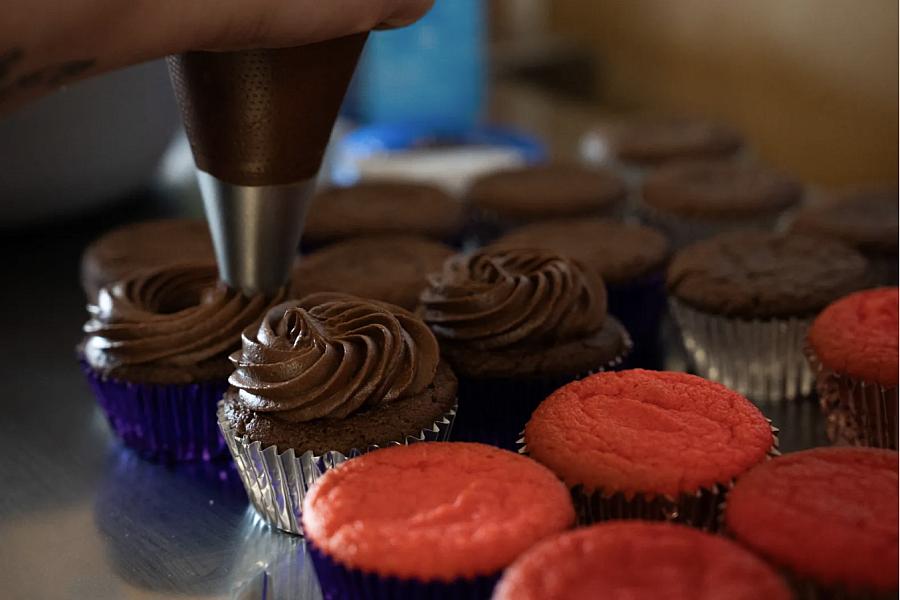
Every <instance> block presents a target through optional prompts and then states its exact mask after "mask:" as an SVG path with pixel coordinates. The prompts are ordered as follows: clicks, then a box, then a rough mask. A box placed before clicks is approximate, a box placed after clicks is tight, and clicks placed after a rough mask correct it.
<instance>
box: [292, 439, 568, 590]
mask: <svg viewBox="0 0 900 600" xmlns="http://www.w3.org/2000/svg"><path fill="white" fill-rule="evenodd" d="M574 521H575V512H574V509H573V508H572V503H571V499H570V496H569V492H568V490H567V489H566V487H565V486H564V485H563V484H562V482H560V481H559V479H558V478H557V477H556V476H555V475H553V473H551V472H550V471H548V470H547V469H546V468H544V467H542V466H541V465H539V464H538V463H536V462H534V461H532V460H529V459H528V458H526V457H524V456H520V455H518V454H515V453H513V452H508V451H505V450H500V449H498V448H493V447H491V446H485V445H483V444H464V443H441V442H431V443H419V444H412V445H409V446H396V447H393V448H386V449H383V450H377V451H375V452H371V453H368V454H365V455H363V456H361V457H359V458H354V459H352V460H349V461H347V462H345V463H344V464H342V465H341V466H339V467H338V468H336V469H334V470H331V471H329V472H327V473H326V474H325V476H324V477H322V479H321V480H319V482H317V483H316V485H315V486H314V487H313V488H312V490H311V491H310V493H309V495H308V496H307V497H306V500H305V501H304V504H303V529H304V532H305V534H306V537H307V539H308V540H309V541H310V542H311V543H312V544H313V545H315V546H316V547H318V548H319V549H320V550H322V551H323V552H325V553H326V554H328V555H329V556H330V557H331V558H332V559H333V560H335V561H337V562H339V563H341V564H343V565H344V566H346V567H349V568H352V569H358V570H362V571H365V572H371V573H377V574H379V575H381V576H396V577H400V578H404V579H409V578H415V579H419V580H421V581H434V580H439V581H452V580H454V579H457V578H467V579H471V578H473V577H476V576H479V575H490V574H492V573H495V572H497V571H499V570H501V569H503V568H505V567H507V566H509V564H510V563H512V561H513V560H514V559H515V558H516V557H517V556H519V555H520V554H521V553H522V552H524V551H525V550H527V549H528V548H530V547H531V546H532V545H534V544H535V543H536V542H538V541H540V540H541V539H543V538H545V537H547V536H549V535H552V534H555V533H559V532H561V531H563V530H565V529H566V528H568V527H569V526H571V525H572V523H573V522H574Z"/></svg>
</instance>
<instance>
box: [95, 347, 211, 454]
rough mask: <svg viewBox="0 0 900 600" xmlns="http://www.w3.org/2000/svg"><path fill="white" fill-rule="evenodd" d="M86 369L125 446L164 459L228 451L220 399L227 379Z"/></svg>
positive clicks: (109, 419)
mask: <svg viewBox="0 0 900 600" xmlns="http://www.w3.org/2000/svg"><path fill="white" fill-rule="evenodd" d="M81 367H82V371H83V372H84V374H85V376H86V377H87V380H88V383H89V384H90V386H91V389H93V390H94V394H95V395H96V396H97V401H98V402H99V404H100V408H102V409H103V412H104V414H105V415H106V419H107V421H108V422H109V426H110V427H111V428H112V430H113V433H114V434H115V435H116V437H118V438H119V439H120V440H122V443H123V444H125V445H126V446H128V447H130V448H133V449H134V450H136V451H138V452H140V453H141V454H143V455H145V456H147V457H151V458H155V459H159V460H163V461H195V460H212V459H214V458H217V457H219V456H222V455H223V454H224V453H225V440H224V439H222V436H221V435H220V433H219V427H218V423H217V418H216V405H217V404H218V402H219V400H221V399H222V394H224V393H225V390H227V389H228V382H227V381H226V380H224V379H223V380H217V381H209V382H204V383H194V384H186V385H154V384H144V383H131V382H127V381H120V380H118V379H113V378H110V377H106V376H104V375H103V374H102V373H100V372H99V371H97V370H95V369H93V368H92V367H91V366H90V365H88V364H87V363H86V362H85V361H83V360H82V361H81Z"/></svg>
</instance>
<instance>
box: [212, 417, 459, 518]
mask: <svg viewBox="0 0 900 600" xmlns="http://www.w3.org/2000/svg"><path fill="white" fill-rule="evenodd" d="M455 418H456V406H455V405H454V407H453V408H452V409H451V410H450V411H449V412H447V413H444V416H443V418H442V419H441V420H440V421H437V422H436V423H435V424H434V425H433V426H432V427H431V429H425V430H422V431H421V432H420V433H419V435H418V436H407V438H406V439H405V440H403V441H397V442H391V443H390V444H388V446H402V445H404V444H414V443H417V442H434V441H440V442H442V441H446V440H447V439H448V438H449V435H450V430H451V428H452V427H453V421H454V419H455ZM218 420H219V428H220V429H221V431H222V435H223V437H224V438H225V443H226V444H227V445H228V449H229V450H230V451H231V455H232V457H234V464H235V466H236V467H237V470H238V473H239V474H240V476H241V481H242V482H243V483H244V488H245V489H246V490H247V496H249V498H250V503H251V504H253V506H254V508H256V510H257V512H258V513H259V514H260V516H262V518H263V519H265V520H266V521H267V522H269V523H270V524H272V525H274V526H275V527H278V528H279V529H282V530H284V531H289V532H291V533H298V534H302V529H301V523H300V517H301V515H302V514H303V499H304V498H305V497H306V493H307V492H308V491H309V489H310V488H311V487H312V486H313V484H315V482H316V481H318V479H319V478H320V477H322V475H324V474H325V472H326V471H328V470H330V469H333V468H335V467H336V466H338V465H340V464H341V463H343V462H344V461H347V460H349V459H351V458H356V457H357V456H361V455H362V454H365V453H366V452H371V451H373V450H378V449H379V448H380V446H376V445H371V446H368V447H367V448H365V449H356V448H354V449H353V450H352V451H351V452H350V454H349V455H344V454H342V453H340V452H336V451H332V452H326V453H325V454H322V455H320V456H315V455H314V454H313V453H312V452H305V453H304V454H301V455H299V456H298V455H297V453H296V452H295V450H294V449H293V448H290V449H288V450H286V451H284V452H279V451H278V448H277V447H276V446H268V447H266V448H263V446H262V444H261V443H259V442H251V441H250V440H249V439H248V438H247V437H246V436H240V437H239V436H238V435H237V433H236V432H235V430H234V428H233V427H232V426H231V422H230V421H229V420H228V417H227V416H226V415H225V403H224V401H220V402H219V405H218Z"/></svg>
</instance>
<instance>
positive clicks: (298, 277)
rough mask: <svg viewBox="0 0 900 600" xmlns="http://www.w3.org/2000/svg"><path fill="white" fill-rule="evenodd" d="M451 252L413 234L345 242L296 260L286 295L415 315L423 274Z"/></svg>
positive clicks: (440, 244)
mask: <svg viewBox="0 0 900 600" xmlns="http://www.w3.org/2000/svg"><path fill="white" fill-rule="evenodd" d="M453 253H454V250H453V249H452V248H451V247H449V246H447V245H445V244H442V243H440V242H435V241H432V240H429V239H426V238H424V237H420V236H413V235H397V236H391V237H388V236H368V237H362V238H358V239H351V240H345V241H343V242H338V243H336V244H332V245H331V246H329V247H327V248H323V249H322V250H319V251H318V252H315V253H314V254H310V255H308V256H304V257H303V258H302V259H301V260H300V262H299V264H298V265H297V266H296V267H295V269H294V274H293V282H294V287H293V289H292V294H291V295H292V296H293V297H295V298H302V297H303V296H306V295H307V294H312V293H316V292H343V293H347V294H352V295H354V296H359V297H360V298H369V299H371V300H380V301H382V302H388V303H390V304H396V305H397V306H400V307H401V308H405V309H407V310H415V308H416V306H417V305H418V303H419V294H420V293H422V290H423V289H425V287H426V286H427V285H428V281H427V275H428V274H429V273H434V272H436V271H439V270H440V269H441V265H442V264H443V263H444V261H445V260H446V259H447V258H448V257H450V256H451V255H452V254H453Z"/></svg>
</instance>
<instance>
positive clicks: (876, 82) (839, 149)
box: [0, 0, 898, 225]
mask: <svg viewBox="0 0 900 600" xmlns="http://www.w3.org/2000/svg"><path fill="white" fill-rule="evenodd" d="M897 22H898V5H897V3H896V2H883V1H881V0H864V1H862V2H855V3H846V2H842V1H841V0H797V1H795V2H790V3H784V2H779V1H777V0H759V1H757V2H752V3H736V2H714V1H712V0H667V1H663V0H636V1H633V2H627V3H624V2H596V1H593V0H455V1H451V0H437V2H436V4H435V6H434V8H433V9H432V11H431V13H429V15H428V16H426V18H425V19H424V20H423V21H421V22H420V23H418V24H416V25H414V26H412V27H410V28H407V29H404V30H398V31H390V32H376V33H373V34H372V36H371V37H370V40H369V43H368V46H367V50H366V52H365V55H364V57H363V59H362V61H361V63H360V65H359V68H358V71H357V76H356V79H355V81H354V84H353V86H352V89H351V91H350V93H349V95H348V98H347V102H346V103H345V106H344V110H343V113H342V114H343V117H342V119H341V121H340V122H339V124H338V127H337V128H336V133H335V136H334V137H335V139H334V140H333V141H334V144H333V148H332V152H331V153H330V155H329V162H328V164H327V166H326V169H324V170H323V182H324V183H330V182H331V181H332V179H335V180H336V181H337V182H338V183H350V182H352V181H354V180H355V179H356V178H358V177H359V176H360V170H362V171H366V169H369V170H375V171H377V170H379V169H381V170H383V171H384V170H386V171H384V172H385V173H388V174H391V173H393V172H394V171H395V170H396V169H397V168H401V169H403V170H404V172H409V171H418V172H419V175H420V176H424V177H426V178H428V177H429V176H431V175H433V170H434V164H429V163H428V162H427V161H424V162H423V161H419V162H418V163H415V164H410V163H404V165H402V166H401V167H397V165H395V164H381V163H378V162H377V161H376V164H374V165H373V164H369V163H368V161H365V160H363V161H362V162H360V159H361V158H362V157H364V155H367V152H369V151H371V149H372V147H373V144H375V146H377V147H379V148H382V149H384V148H385V147H387V146H390V147H391V148H392V149H397V148H401V147H406V146H408V145H416V144H419V143H421V140H422V139H423V136H425V137H426V138H427V137H428V136H429V135H430V136H436V137H442V136H443V137H444V138H446V137H448V136H450V137H452V136H457V137H456V141H459V140H460V139H462V138H465V136H470V135H472V132H473V128H474V127H475V125H476V124H485V123H490V124H499V125H504V126H508V127H509V128H511V129H508V130H503V131H502V132H499V134H502V136H501V138H497V137H496V136H495V135H494V134H498V132H492V133H491V135H489V136H488V139H489V140H491V141H492V142H494V145H499V146H514V147H515V148H516V150H517V152H518V155H521V154H522V153H523V152H524V153H526V154H527V153H529V152H530V153H532V155H538V154H549V155H550V156H551V157H552V158H556V159H577V158H578V152H579V143H578V142H579V139H580V138H581V135H582V134H583V133H584V132H585V131H586V130H587V129H589V128H590V127H591V126H592V125H593V124H594V123H596V122H597V121H598V120H601V119H602V118H603V117H604V116H608V115H610V114H614V113H620V112H635V111H653V112H663V113H687V114H694V115H701V116H703V117H710V118H714V119H718V120H722V121H725V122H729V123H731V124H732V125H734V126H736V127H737V128H738V129H740V130H742V131H743V133H744V134H745V135H746V136H747V138H748V139H749V142H750V145H751V147H752V148H753V151H754V153H755V154H756V156H757V158H759V159H760V160H761V161H762V162H765V163H768V164H771V165H773V166H776V167H778V168H781V169H784V170H785V171H787V172H790V173H791V174H793V175H795V176H797V177H798V178H800V179H801V180H803V181H805V182H806V183H808V184H810V185H813V186H817V187H819V186H825V187H832V186H846V185H856V184H884V183H890V182H895V181H896V180H897V177H898V167H897V165H898V144H897V139H898V138H897V136H898V111H897V73H898V52H897V47H898V27H897ZM360 126H379V127H380V126H384V127H387V128H388V129H387V133H385V132H384V131H383V130H376V131H375V134H372V131H371V130H368V133H366V134H360V135H362V138H359V137H357V138H354V139H353V140H351V142H349V145H348V147H344V148H339V147H338V146H340V141H341V140H342V139H343V136H344V135H346V134H347V133H348V132H351V131H353V130H354V129H356V128H358V127H360ZM179 128H180V125H179V120H178V116H177V110H176V107H175V104H174V100H173V98H172V93H171V90H170V87H169V83H168V76H167V73H166V69H165V66H164V64H163V63H162V62H158V63H151V64H145V65H141V66H138V67H134V68H132V69H128V70H125V71H121V72H118V73H112V74H109V75H106V76H103V77H100V78H98V79H94V80H91V81H87V82H83V83H79V84H77V85H74V86H71V87H70V88H69V89H67V90H65V91H63V92H60V93H58V94H56V95H54V96H51V97H47V98H44V99H42V100H40V101H39V102H37V103H35V104H33V105H31V106H28V107H25V108H24V109H21V110H19V111H18V112H16V113H14V114H12V115H9V116H7V117H5V118H3V119H0V139H2V140H3V144H2V145H0V196H2V197H4V198H14V199H16V200H17V201H15V202H12V201H8V202H3V203H2V204H0V223H3V224H5V225H15V224H19V223H22V222H26V221H31V220H34V219H38V218H45V217H49V216H56V215H61V214H64V213H71V212H75V211H80V210H82V209H86V208H97V207H101V206H104V205H109V204H111V203H117V202H121V201H124V200H123V199H125V198H128V197H129V195H131V194H133V193H135V192H137V191H139V190H142V189H145V188H147V187H154V188H157V189H159V188H162V189H165V190H172V189H175V190H178V191H179V194H174V195H173V194H168V195H166V196H165V197H166V198H167V201H175V202H183V203H184V208H185V209H186V210H188V211H189V212H194V213H196V212H197V211H199V201H198V197H197V195H196V190H195V188H194V187H193V186H194V183H193V165H192V161H191V157H190V153H189V151H188V148H187V145H186V143H185V142H184V138H183V135H181V134H180V133H179ZM520 134H521V135H522V136H525V137H524V138H522V137H517V136H520ZM372 135H374V138H373V137H372ZM480 135H481V136H482V137H481V141H482V142H484V140H485V138H484V135H485V134H484V132H481V133H480ZM508 136H513V139H510V138H509V137H508ZM529 136H530V137H529ZM451 141H453V140H451ZM501 141H502V143H501ZM482 145H483V144H482ZM348 148H349V149H348ZM496 150H497V149H496V148H495V152H494V153H493V154H490V156H487V155H484V154H483V155H482V156H481V157H480V158H479V159H478V162H479V163H480V164H481V167H479V168H480V169H481V170H484V169H488V168H492V167H499V166H503V165H506V164H508V163H509V162H510V161H513V162H515V161H514V160H513V158H511V155H510V154H509V153H506V154H504V153H503V152H497V151H496ZM514 154H515V153H514ZM406 158H415V157H413V156H408V157H406ZM440 159H441V162H442V169H443V171H444V173H445V174H444V177H445V179H446V178H447V177H450V178H451V179H452V180H454V181H459V180H460V177H461V175H462V174H463V173H468V172H469V171H470V170H471V169H472V168H473V166H472V160H466V158H465V157H459V156H451V155H447V154H446V153H444V154H442V155H440ZM335 161H336V162H335ZM348 161H349V162H348ZM413 162H415V161H413ZM348 169H349V171H348ZM478 170H479V169H476V171H478ZM422 173H425V174H424V175H422ZM363 174H364V173H363ZM182 192H183V193H182ZM176 198H177V199H176Z"/></svg>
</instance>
